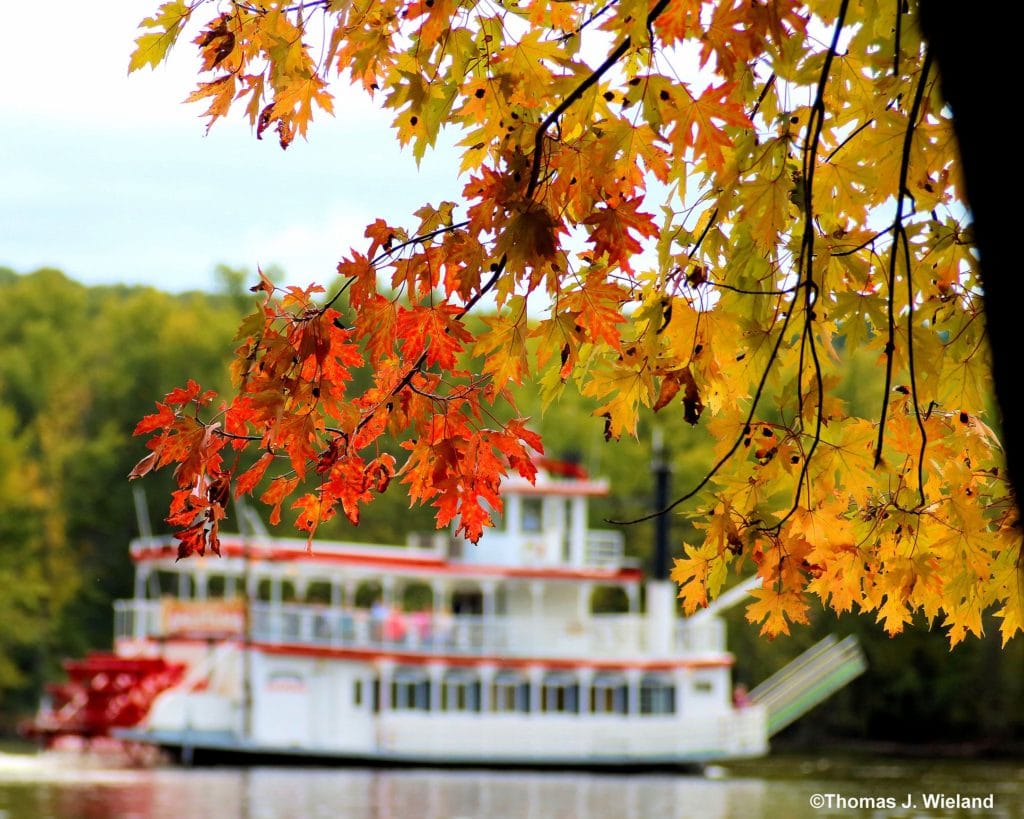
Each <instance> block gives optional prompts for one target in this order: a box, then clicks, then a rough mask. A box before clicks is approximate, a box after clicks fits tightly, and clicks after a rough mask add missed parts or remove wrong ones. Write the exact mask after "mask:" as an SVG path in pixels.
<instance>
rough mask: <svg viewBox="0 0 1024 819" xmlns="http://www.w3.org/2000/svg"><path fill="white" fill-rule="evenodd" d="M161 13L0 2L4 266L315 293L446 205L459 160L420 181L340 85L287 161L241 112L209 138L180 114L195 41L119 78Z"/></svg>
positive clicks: (191, 112)
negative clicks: (363, 252) (343, 266)
mask: <svg viewBox="0 0 1024 819" xmlns="http://www.w3.org/2000/svg"><path fill="white" fill-rule="evenodd" d="M157 5H159V3H158V0H143V2H139V0H105V2H102V3H92V4H87V3H82V2H81V0H49V2H47V3H46V4H37V3H4V4H3V5H2V6H0V76H2V77H3V78H4V79H3V85H2V90H0V101H2V105H3V108H2V110H3V116H2V121H3V127H2V128H0V266H7V267H12V268H14V269H15V270H18V271H19V272H28V271H30V270H33V269H35V268H37V267H41V266H44V265H49V266H53V267H58V268H60V269H62V270H64V271H65V272H67V273H68V274H69V275H71V276H72V277H73V278H76V279H78V280H80V281H83V282H88V283H98V282H128V283H147V284H153V285H155V286H158V287H161V288H165V289H171V290H186V289H190V288H211V287H214V286H215V279H214V276H213V270H214V268H215V266H216V265H217V264H218V263H219V262H224V263H227V264H230V265H233V266H241V267H248V268H255V267H256V265H257V264H259V265H264V266H267V265H270V264H278V265H280V266H282V267H283V268H284V269H285V271H286V273H287V274H288V280H289V281H291V282H296V283H307V282H310V281H320V282H327V281H328V280H329V279H330V277H331V276H332V275H333V274H334V267H335V265H336V263H337V261H338V260H339V258H340V257H341V255H342V254H343V253H344V252H345V251H346V250H347V249H348V248H349V247H350V246H351V245H352V244H353V243H357V244H358V245H359V246H361V245H362V244H363V243H364V242H365V240H363V239H361V236H362V232H363V229H364V228H365V226H366V225H367V224H368V223H369V222H372V221H373V219H374V218H376V217H378V216H380V217H382V218H385V219H387V220H388V221H389V222H392V223H393V224H401V225H409V223H410V222H411V214H412V211H414V210H415V209H416V208H418V207H419V206H420V205H422V204H423V203H425V202H427V201H430V202H433V203H435V204H436V203H438V202H440V201H441V200H443V199H455V200H457V199H458V198H459V191H460V190H461V188H462V182H460V181H459V180H458V179H457V176H456V169H457V167H458V163H457V159H456V157H455V153H454V151H452V150H450V149H449V150H443V151H441V152H440V153H433V154H428V155H427V157H426V158H425V159H424V161H423V164H422V166H421V168H420V169H419V170H417V168H416V164H415V162H414V160H413V158H412V153H411V151H409V150H407V151H405V152H402V151H400V150H399V148H398V145H397V142H396V141H395V139H394V138H393V136H392V134H391V132H390V131H389V130H388V123H389V122H390V120H391V112H386V113H382V112H380V111H378V110H375V108H374V106H373V104H371V103H369V102H367V101H366V99H365V97H364V96H363V95H362V94H361V92H356V91H349V90H348V88H347V87H346V86H343V85H341V84H336V85H335V88H334V90H335V92H336V97H337V98H336V101H335V112H336V116H335V117H333V118H332V117H328V116H320V117H318V118H317V120H315V121H314V123H313V126H312V127H311V129H310V134H309V141H308V142H305V141H303V140H301V139H296V141H295V142H294V143H292V146H291V147H290V148H289V149H288V150H287V151H282V150H281V149H280V147H278V145H277V142H276V140H275V139H273V138H269V139H266V140H264V141H262V142H258V141H257V140H256V138H255V136H254V135H253V134H252V132H251V131H250V129H249V126H248V123H247V121H244V120H243V119H242V117H241V116H232V121H230V122H227V121H223V120H222V121H221V122H219V123H218V124H217V125H216V126H214V128H213V130H212V131H211V132H210V135H209V136H205V135H204V134H205V126H204V123H205V120H203V119H201V118H200V116H199V115H200V114H201V112H202V110H203V107H200V106H197V105H194V104H192V105H184V104H182V102H181V100H183V99H184V98H185V97H186V96H187V95H188V93H189V92H190V91H191V90H192V88H193V87H194V84H195V81H196V74H195V72H196V59H195V53H196V52H195V47H194V46H193V45H192V44H191V43H190V42H188V41H187V40H186V41H182V42H179V43H178V45H177V46H176V48H175V50H174V51H173V52H172V56H171V60H170V62H169V63H168V64H165V65H164V66H162V67H161V68H160V69H158V70H157V71H155V72H153V71H150V70H149V69H148V68H146V69H143V70H142V71H141V72H136V73H135V74H132V75H131V76H130V77H129V76H128V74H127V66H128V57H129V54H130V53H131V49H132V45H133V42H134V39H135V36H137V35H136V27H137V24H138V21H139V20H140V19H141V18H142V17H144V16H147V15H148V14H150V13H152V11H153V10H154V9H155V8H156V7H157ZM187 39H191V37H188V38H187ZM241 113H242V112H241V111H239V115H241ZM412 227H414V225H412Z"/></svg>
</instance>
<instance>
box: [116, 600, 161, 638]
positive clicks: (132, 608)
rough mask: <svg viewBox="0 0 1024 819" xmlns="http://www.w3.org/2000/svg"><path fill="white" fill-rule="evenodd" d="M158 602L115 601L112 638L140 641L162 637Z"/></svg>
mask: <svg viewBox="0 0 1024 819" xmlns="http://www.w3.org/2000/svg"><path fill="white" fill-rule="evenodd" d="M162 632H163V624H162V623H161V620H160V601H159V600H115V601H114V637H116V638H118V639H131V638H135V639H142V638H144V637H161V636H163V633H162Z"/></svg>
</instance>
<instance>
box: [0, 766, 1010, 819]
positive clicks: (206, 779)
mask: <svg viewBox="0 0 1024 819" xmlns="http://www.w3.org/2000/svg"><path fill="white" fill-rule="evenodd" d="M958 796H959V798H960V799H961V803H963V800H964V799H970V798H975V799H976V800H980V801H979V802H978V803H977V806H974V807H972V806H971V805H970V803H968V804H966V805H965V804H961V806H960V807H957V806H956V799H957V797H958ZM940 798H945V799H947V800H951V801H948V802H947V803H946V805H945V806H942V804H941V803H940V804H939V805H938V806H936V805H935V802H936V800H939V799H940ZM819 806H820V807H819ZM826 816H858V817H860V816H866V817H888V816H894V817H907V818H908V819H916V817H929V819H932V817H1021V819H1024V761H1021V762H1004V761H1000V762H958V763H950V762H941V763H933V762H914V763H908V762H906V761H902V760H900V761H887V760H882V759H866V758H863V759H849V758H846V759H841V758H829V757H823V758H810V757H772V758H769V759H767V760H764V761H762V762H758V763H745V764H744V765H742V766H736V767H714V766H713V767H711V768H709V769H708V770H706V771H705V773H703V774H694V775H681V774H657V775H654V774H631V775H610V774H578V773H554V772H553V773H544V772H529V773H523V772H501V771H493V772H489V771H451V770H445V771H437V770H371V769H358V768H340V769H302V768H258V767H254V768H211V769H182V768H173V767H166V768H156V769H149V770H120V769H112V768H105V767H102V766H96V764H95V763H93V764H91V765H86V764H85V763H84V762H82V761H79V760H75V759H74V758H69V757H66V756H64V757H60V758H54V757H47V756H43V757H32V756H21V755H14V754H0V819H108V817H109V818H110V819H114V818H115V817H116V818H117V819H190V818H191V817H215V819H236V818H237V819H319V818H320V817H323V819H490V817H509V818H510V819H512V817H515V818H516V819H518V818H519V817H522V818H523V819H671V818H673V817H695V819H719V818H720V817H722V818H723V819H724V817H729V818H730V819H732V818H733V817H735V818H736V819H759V818H761V817H763V818H764V819H801V817H826Z"/></svg>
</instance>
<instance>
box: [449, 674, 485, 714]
mask: <svg viewBox="0 0 1024 819" xmlns="http://www.w3.org/2000/svg"><path fill="white" fill-rule="evenodd" d="M441 708H442V709H443V710H445V711H479V710H480V680H479V679H478V678H477V676H476V674H474V673H473V672H472V671H469V670H463V669H457V670H453V671H449V672H448V673H447V674H445V676H444V680H443V681H442V683H441Z"/></svg>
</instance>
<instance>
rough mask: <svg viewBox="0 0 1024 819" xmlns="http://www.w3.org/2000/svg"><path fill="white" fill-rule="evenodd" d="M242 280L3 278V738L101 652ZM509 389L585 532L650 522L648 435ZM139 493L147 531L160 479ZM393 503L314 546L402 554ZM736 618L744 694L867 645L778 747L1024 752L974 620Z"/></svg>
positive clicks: (689, 466)
mask: <svg viewBox="0 0 1024 819" xmlns="http://www.w3.org/2000/svg"><path fill="white" fill-rule="evenodd" d="M244 275H245V274H244V272H243V271H234V270H230V269H227V268H224V269H223V270H222V271H221V281H222V285H223V286H222V288H221V290H220V292H216V293H198V292H190V293H181V294H169V293H164V292H161V291H158V290H156V289H153V288H150V287H141V286H122V285H116V286H92V287H88V286H85V285H82V284H79V283H77V282H75V281H73V280H71V279H70V278H68V277H67V276H66V275H64V274H63V273H61V272H60V271H57V270H53V269H43V270H38V271H35V272H32V273H29V274H25V275H20V274H18V273H15V272H14V271H12V270H9V269H6V268H0V293H2V296H0V345H2V347H0V349H2V352H0V543H2V544H3V547H2V548H0V623H2V624H3V625H2V627H0V733H3V734H10V733H11V732H13V730H14V727H15V725H16V722H17V720H18V719H19V718H20V717H22V716H25V715H26V714H28V713H30V712H31V711H32V710H33V709H34V707H35V704H36V702H37V701H38V698H39V696H40V694H41V693H42V691H43V687H44V685H45V683H46V682H48V681H52V680H54V679H57V678H59V676H60V661H61V659H62V658H65V657H74V656H80V655H82V654H83V653H85V651H87V650H89V649H100V648H108V647H109V646H110V641H111V632H112V620H113V613H112V608H111V602H112V601H113V600H114V599H117V598H119V597H125V596H128V595H130V593H131V578H132V567H131V563H130V561H129V558H128V551H127V545H128V541H129V540H130V539H131V538H132V537H134V536H135V535H136V534H137V525H136V520H135V511H134V507H133V502H132V492H131V487H130V485H129V483H128V480H127V475H128V473H129V471H130V470H131V468H132V466H133V464H134V463H136V462H137V461H138V459H139V458H140V457H141V456H142V455H143V454H144V452H145V450H144V447H143V444H142V441H141V440H139V439H136V438H133V436H132V430H133V428H134V426H135V424H136V422H137V421H138V419H139V418H141V417H142V415H144V414H145V413H147V412H150V411H151V410H152V407H153V402H154V400H156V399H158V398H160V397H161V396H163V394H164V393H166V392H167V391H168V390H170V389H171V388H173V387H175V386H178V385H180V384H182V383H184V381H185V380H186V379H187V378H190V377H191V378H195V379H196V380H197V381H199V382H200V383H201V384H202V385H203V386H204V387H213V388H215V389H218V390H221V391H226V389H227V387H228V380H229V379H228V373H227V363H228V361H229V358H230V355H231V353H232V351H233V348H234V346H235V345H234V343H233V341H232V339H233V338H234V335H235V331H236V328H237V326H238V324H239V322H240V320H241V318H242V317H243V316H244V315H245V314H246V313H247V312H250V311H251V310H252V309H253V307H254V306H255V301H254V299H253V297H252V296H251V294H249V293H248V292H247V291H246V289H245V286H244V284H245V283H244ZM857 365H858V366H855V367H854V371H853V372H852V373H851V374H850V377H849V379H850V384H849V393H850V394H849V400H850V401H852V402H856V401H857V400H858V398H857V390H858V388H862V387H863V384H864V382H865V381H868V382H871V381H872V379H875V378H877V376H878V374H877V372H876V371H874V370H873V368H872V365H871V362H869V361H861V362H857ZM364 375H365V374H364ZM357 377H360V375H358V374H357ZM520 392H521V395H520V396H519V404H520V410H521V411H522V413H523V414H524V415H531V416H533V418H534V425H535V426H536V427H537V428H538V429H539V430H540V431H541V432H542V433H543V434H544V436H545V443H546V445H547V447H548V449H549V452H550V454H552V455H555V456H560V455H562V456H564V455H571V456H572V457H577V458H579V459H581V461H582V462H583V464H584V465H585V466H586V467H587V468H588V469H589V470H590V471H592V472H593V473H596V474H600V475H603V476H605V477H607V478H609V480H610V482H611V484H612V488H613V497H612V498H611V499H610V500H609V501H608V503H607V504H606V505H605V506H604V508H598V509H597V510H596V512H595V514H596V516H597V517H595V520H593V521H592V524H593V525H595V526H597V525H602V524H601V521H600V518H623V517H629V516H634V515H638V514H641V513H643V512H644V511H646V510H647V509H648V508H649V503H650V477H649V467H648V465H649V460H650V448H649V439H650V430H649V429H648V428H644V427H643V425H641V430H640V441H639V443H638V442H635V441H623V442H622V443H618V444H616V443H606V442H605V441H604V438H603V435H602V429H601V426H602V425H601V421H600V419H594V418H590V417H589V416H590V413H591V411H592V407H591V406H588V405H587V404H586V402H585V401H584V400H583V399H580V398H579V397H578V396H568V395H567V396H566V397H565V398H563V399H562V400H561V401H560V402H559V403H557V404H555V405H553V406H552V407H550V408H548V409H547V411H546V412H545V413H544V414H543V416H542V415H541V408H540V406H539V399H538V398H537V396H536V395H533V394H530V392H529V391H528V389H527V388H524V389H523V390H521V391H520ZM665 432H666V437H667V440H668V441H669V442H670V446H671V449H672V454H673V465H674V479H675V481H676V482H677V483H678V484H679V485H680V486H682V485H684V484H687V483H689V482H692V481H693V480H696V479H699V477H700V475H701V470H702V469H706V464H707V462H708V457H709V453H710V452H711V446H712V442H711V441H710V440H709V439H708V437H707V435H706V433H705V432H704V431H703V430H702V429H699V428H698V429H697V430H696V431H695V432H694V431H690V428H689V427H688V426H687V425H685V424H684V423H683V419H682V417H680V418H678V419H676V420H675V421H670V422H668V424H667V428H666V430H665ZM145 483H146V491H147V493H148V499H149V506H150V511H151V517H152V518H153V520H155V521H159V520H160V518H161V517H162V515H163V513H164V510H165V509H166V499H167V497H168V493H169V492H170V483H169V480H168V478H167V477H166V476H161V477H159V478H147V480H146V482H145ZM403 488H404V487H403V486H401V485H399V484H398V483H397V482H396V483H395V484H394V485H393V486H392V487H391V489H390V490H389V492H388V493H387V494H386V495H385V496H384V497H382V498H381V499H380V501H378V502H375V503H374V504H373V505H372V507H371V508H368V509H367V510H366V513H365V515H364V518H363V520H362V522H361V525H360V527H359V528H358V529H354V528H353V527H351V526H349V525H348V524H347V523H346V522H344V521H341V520H335V521H331V523H330V524H328V525H327V526H325V527H324V530H323V531H322V535H323V536H325V537H340V538H345V539H351V540H361V541H368V542H373V541H376V542H402V541H403V540H404V534H405V531H407V530H424V529H428V528H430V526H431V521H432V517H433V516H432V514H431V513H430V510H429V509H422V508H418V507H417V508H415V509H412V510H410V509H408V502H407V500H406V499H405V497H404V496H403V491H402V490H403ZM285 523H286V524H287V523H288V520H287V517H286V521H285ZM603 525H607V524H603ZM672 525H673V538H674V542H675V543H677V544H678V543H679V542H681V541H682V540H683V539H684V538H687V537H691V538H692V534H693V533H692V529H690V527H689V525H688V524H687V523H686V521H685V520H684V519H682V518H673V524H672ZM228 526H229V528H230V523H229V524H228ZM158 528H159V527H158ZM284 531H287V526H285V525H284V524H283V525H282V532H284ZM626 539H627V549H628V550H629V551H630V552H631V553H632V554H634V555H635V556H637V557H640V558H641V559H647V557H648V556H649V553H650V551H651V543H650V542H651V526H650V524H642V525H638V526H634V527H629V528H627V530H626ZM481 548H483V547H481ZM729 621H730V622H729V625H730V646H731V648H732V650H733V651H734V653H735V654H736V658H737V665H736V676H737V679H738V680H741V681H743V682H746V683H756V682H757V681H759V680H760V679H762V678H764V677H765V676H767V675H768V674H770V673H771V672H772V671H773V670H775V669H776V668H778V667H779V666H780V665H781V664H782V663H783V662H784V661H785V660H786V659H788V658H790V657H792V656H795V655H796V654H797V653H799V651H800V650H802V649H803V648H804V647H806V646H808V645H810V644H811V643H812V642H813V641H814V640H816V639H818V638H820V637H821V636H823V635H824V634H826V633H829V632H837V633H842V634H846V633H856V634H857V635H858V636H859V637H860V639H861V640H862V642H863V644H864V647H865V651H866V653H867V655H868V659H869V664H870V669H869V671H868V673H867V674H866V675H864V676H863V677H862V678H860V679H859V680H858V681H856V682H855V683H854V684H853V685H852V686H851V687H850V688H848V689H847V690H845V691H843V692H841V693H840V694H839V695H838V696H837V697H836V698H835V699H834V700H832V701H831V702H830V703H829V705H828V706H826V707H824V708H821V709H819V710H818V711H817V712H815V714H814V715H812V716H811V717H810V718H809V719H807V720H804V721H802V723H801V724H798V725H797V726H795V727H794V729H793V730H791V731H790V732H788V733H787V735H786V736H785V737H784V738H783V739H784V740H785V741H787V742H790V743H794V744H801V745H804V746H815V745H820V744H823V743H827V742H832V741H843V742H849V743H870V742H874V743H907V744H940V745H941V744H966V745H967V746H969V747H971V748H977V749H978V750H979V751H991V750H998V749H1000V748H1008V747H1013V745H1014V743H1017V742H1020V741H1021V740H1022V739H1024V673H1022V671H1024V648H1022V646H1024V642H1022V640H1021V639H1020V638H1018V639H1016V640H1013V641H1011V642H1010V643H1009V644H1008V645H1007V647H1006V648H1005V649H1001V648H1000V640H999V635H998V629H997V628H996V626H995V621H989V622H987V623H986V636H985V638H983V639H981V640H974V639H968V640H967V641H966V642H965V643H963V644H961V645H959V646H957V648H955V649H954V650H953V651H950V650H949V647H948V641H947V639H946V637H945V635H944V633H943V632H942V630H941V629H940V628H938V627H935V628H933V629H932V630H931V631H929V630H927V628H926V627H924V625H923V624H918V625H919V626H921V627H916V628H913V629H908V630H907V631H906V632H905V633H904V634H902V635H900V636H899V637H896V638H893V639H890V638H889V637H887V636H886V635H885V634H884V632H883V631H882V629H881V627H880V626H879V625H877V624H876V623H875V622H874V621H873V620H871V619H868V618H867V617H857V616H849V615H847V616H844V617H842V618H839V619H837V618H836V617H835V616H834V615H832V614H831V613H828V612H823V611H821V610H820V609H819V610H817V611H816V614H815V617H814V620H813V625H812V626H811V627H809V628H799V627H798V628H795V629H794V633H793V636H792V637H791V638H779V639H777V640H775V641H772V642H770V641H767V640H765V639H763V638H760V637H758V636H757V629H756V627H754V626H750V625H748V624H746V623H745V622H744V619H743V610H742V608H739V609H736V610H734V611H732V612H731V613H730V615H729ZM865 747H867V746H865Z"/></svg>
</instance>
